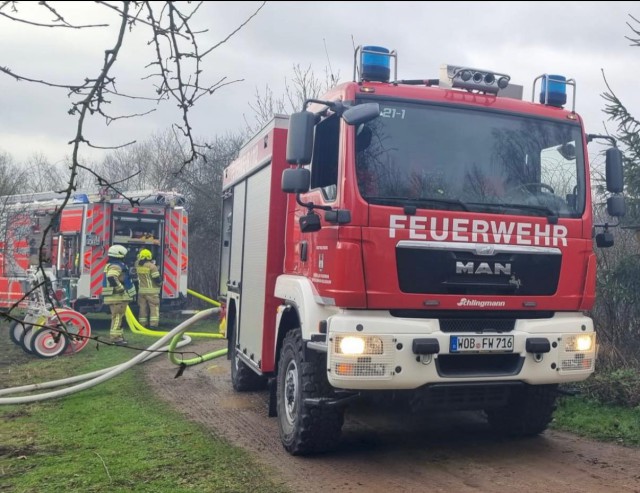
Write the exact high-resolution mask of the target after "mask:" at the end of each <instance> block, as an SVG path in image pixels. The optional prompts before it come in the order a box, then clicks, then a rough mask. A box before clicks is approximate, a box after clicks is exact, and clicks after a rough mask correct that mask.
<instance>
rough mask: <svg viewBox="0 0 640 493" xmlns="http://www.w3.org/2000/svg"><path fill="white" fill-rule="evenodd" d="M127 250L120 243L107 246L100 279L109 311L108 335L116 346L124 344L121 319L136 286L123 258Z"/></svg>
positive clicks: (104, 300) (134, 292)
mask: <svg viewBox="0 0 640 493" xmlns="http://www.w3.org/2000/svg"><path fill="white" fill-rule="evenodd" d="M128 252H129V251H128V250H127V249H126V248H125V247H123V246H122V245H113V246H112V247H111V248H109V251H108V253H107V255H108V256H109V259H108V260H107V265H106V266H105V268H104V276H103V281H102V298H103V302H104V304H105V305H108V306H109V310H110V311H111V329H110V331H109V337H110V339H111V342H113V343H114V344H116V345H117V346H126V344H127V341H125V339H124V337H123V332H122V319H123V318H124V316H125V312H126V310H127V306H128V305H129V302H130V301H131V300H133V298H134V297H135V295H136V287H135V286H134V285H133V282H132V281H131V276H130V275H129V267H128V266H127V265H126V264H125V263H124V258H125V257H126V255H127V253H128Z"/></svg>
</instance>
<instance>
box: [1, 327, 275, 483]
mask: <svg viewBox="0 0 640 493" xmlns="http://www.w3.org/2000/svg"><path fill="white" fill-rule="evenodd" d="M95 322H96V323H95V324H94V320H93V319H92V329H94V328H95V326H97V325H108V317H107V318H106V320H104V319H103V320H102V322H101V321H100V319H98V320H95ZM210 323H211V322H209V324H210ZM170 327H172V325H170V326H169V327H166V329H168V328H170ZM3 328H4V329H6V324H3ZM201 328H202V329H203V330H206V329H207V328H206V327H205V326H204V325H203V324H201ZM208 330H211V327H208ZM107 332H108V329H104V328H103V329H100V330H97V331H96V330H94V335H99V336H100V337H101V338H102V337H104V338H106V337H107ZM127 338H128V339H129V340H130V343H131V344H133V345H136V346H140V347H147V346H148V345H150V344H151V343H152V342H153V341H154V340H156V339H155V338H153V337H146V336H141V335H134V334H128V336H127ZM0 339H1V341H0V354H1V355H2V359H3V360H5V359H6V358H9V360H10V361H11V364H10V365H7V361H4V362H3V363H4V364H3V365H0V380H1V381H2V382H3V386H7V387H9V386H16V385H22V384H28V383H35V382H42V381H49V380H54V379H58V378H64V377H66V376H69V375H78V374H82V373H86V372H89V371H93V370H96V369H101V368H106V367H109V366H112V365H115V364H118V363H121V362H123V361H126V360H128V359H130V358H131V357H132V352H131V351H129V350H123V349H122V348H117V347H109V346H103V345H101V346H100V349H99V351H96V350H95V343H90V344H89V345H88V346H87V347H85V348H84V349H83V350H82V351H81V352H79V353H78V354H76V355H74V356H72V357H68V356H64V357H60V358H54V359H51V360H41V359H37V358H35V357H33V356H27V355H25V354H23V352H22V350H21V349H20V348H18V347H17V346H15V345H13V344H12V343H11V342H10V341H9V338H8V336H7V332H6V330H2V331H0ZM160 357H163V356H160ZM141 372H142V368H141V367H134V368H133V369H131V370H128V371H126V372H125V373H123V374H121V375H120V376H118V377H116V378H114V379H112V380H109V381H107V382H105V383H103V384H100V385H98V386H96V387H93V388H91V389H88V390H85V391H82V392H80V393H77V394H73V395H71V396H67V397H65V398H63V399H56V400H50V401H42V402H39V403H33V404H24V405H15V406H1V407H0V492H3V493H5V492H16V493H17V492H20V493H22V492H25V493H26V492H34V493H36V492H37V493H47V492H52V493H53V492H56V493H57V492H60V491H65V492H105V493H106V492H109V493H111V492H125V491H127V492H129V491H132V492H154V493H162V492H172V493H175V492H187V491H189V492H193V491H197V492H246V491H252V492H285V491H287V490H286V489H285V488H284V487H283V486H282V485H281V484H278V482H277V480H276V479H274V477H272V476H271V475H270V474H271V473H270V471H267V470H265V469H263V468H262V467H261V466H259V465H257V464H256V463H255V461H253V460H252V458H251V457H250V456H249V455H248V454H247V453H246V452H244V451H243V450H241V449H238V448H235V447H232V446H230V445H229V444H227V443H226V442H224V441H223V440H221V439H219V438H217V437H216V436H214V435H212V434H211V432H210V431H207V430H205V429H204V428H202V427H200V426H198V425H196V424H193V423H190V422H187V421H185V420H184V418H182V417H181V416H180V415H179V414H178V413H176V412H174V411H172V410H171V409H170V408H168V407H167V406H166V405H165V404H163V403H161V402H160V401H159V400H158V399H157V398H156V397H154V395H153V394H152V393H151V391H149V390H148V389H147V388H146V387H145V386H144V385H140V379H141V378H142V377H141Z"/></svg>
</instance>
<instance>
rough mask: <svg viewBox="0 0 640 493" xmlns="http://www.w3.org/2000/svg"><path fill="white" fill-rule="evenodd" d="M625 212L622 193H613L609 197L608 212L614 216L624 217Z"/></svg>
mask: <svg viewBox="0 0 640 493" xmlns="http://www.w3.org/2000/svg"><path fill="white" fill-rule="evenodd" d="M625 212H626V207H625V203H624V197H623V196H622V195H612V196H611V197H609V198H608V199H607V214H609V215H610V216H612V217H622V216H624V214H625Z"/></svg>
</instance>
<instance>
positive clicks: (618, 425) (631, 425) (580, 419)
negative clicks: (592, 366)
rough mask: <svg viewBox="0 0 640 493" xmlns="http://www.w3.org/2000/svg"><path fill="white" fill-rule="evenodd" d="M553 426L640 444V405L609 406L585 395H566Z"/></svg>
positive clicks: (611, 440)
mask: <svg viewBox="0 0 640 493" xmlns="http://www.w3.org/2000/svg"><path fill="white" fill-rule="evenodd" d="M552 427H553V428H555V429H558V430H564V431H570V432H572V433H575V434H576V435H580V436H583V437H587V438H591V439H594V440H599V441H603V442H614V443H617V444H619V445H627V446H634V447H640V407H635V408H628V407H622V406H610V405H605V404H602V403H599V402H597V401H594V400H589V399H586V398H583V397H563V398H561V399H560V401H559V405H558V409H557V410H556V412H555V414H554V420H553V424H552Z"/></svg>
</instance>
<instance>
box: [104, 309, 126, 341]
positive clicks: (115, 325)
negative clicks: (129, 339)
mask: <svg viewBox="0 0 640 493" xmlns="http://www.w3.org/2000/svg"><path fill="white" fill-rule="evenodd" d="M128 305H129V303H128V302H126V301H125V302H122V303H110V304H109V310H111V330H110V331H109V337H110V338H111V339H112V340H114V339H121V338H122V336H123V331H122V319H123V318H124V316H125V313H126V311H127V306H128Z"/></svg>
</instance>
